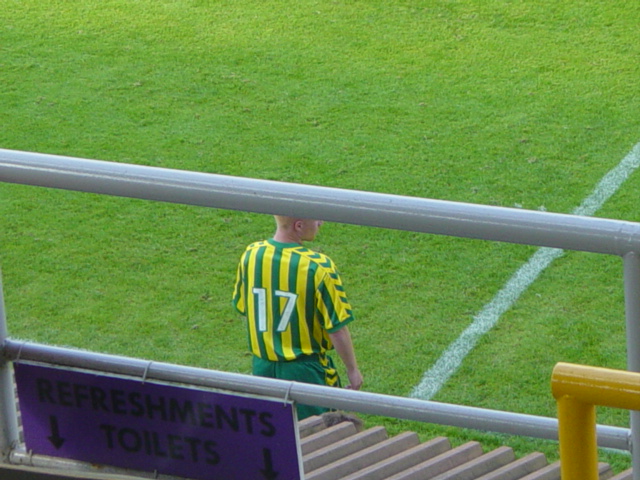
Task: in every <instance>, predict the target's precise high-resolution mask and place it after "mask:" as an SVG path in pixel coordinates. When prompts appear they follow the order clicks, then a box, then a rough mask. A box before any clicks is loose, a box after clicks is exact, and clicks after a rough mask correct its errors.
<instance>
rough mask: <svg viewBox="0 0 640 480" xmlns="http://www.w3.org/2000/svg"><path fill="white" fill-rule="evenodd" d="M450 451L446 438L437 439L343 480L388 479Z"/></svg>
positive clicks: (449, 444)
mask: <svg viewBox="0 0 640 480" xmlns="http://www.w3.org/2000/svg"><path fill="white" fill-rule="evenodd" d="M450 449H451V443H450V442H449V439H448V438H444V437H437V438H434V439H433V440H430V441H428V442H425V443H421V444H419V445H416V446H415V447H413V448H410V449H408V450H405V451H404V452H400V453H398V454H397V455H394V456H392V457H389V458H386V459H385V460H382V461H381V462H378V463H375V464H373V465H371V466H370V467H367V468H364V469H363V470H359V471H358V472H356V473H354V474H352V475H349V476H348V477H346V478H345V479H344V480H365V479H370V480H376V479H380V478H389V477H391V476H392V475H395V474H397V473H400V472H404V471H405V470H407V469H408V468H411V467H413V466H415V465H417V464H419V463H422V462H424V461H426V460H428V459H430V458H433V457H435V456H437V455H440V454H441V453H444V452H446V451H447V450H450Z"/></svg>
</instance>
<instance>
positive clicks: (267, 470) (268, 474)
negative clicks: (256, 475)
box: [260, 448, 278, 480]
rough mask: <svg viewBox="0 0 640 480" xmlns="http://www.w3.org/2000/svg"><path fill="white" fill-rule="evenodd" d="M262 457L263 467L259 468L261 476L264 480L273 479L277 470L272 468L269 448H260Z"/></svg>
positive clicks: (276, 476) (276, 474) (276, 475)
mask: <svg viewBox="0 0 640 480" xmlns="http://www.w3.org/2000/svg"><path fill="white" fill-rule="evenodd" d="M262 457H263V459H264V468H263V469H262V470H260V472H261V473H262V476H263V477H264V478H265V479H266V480H275V479H276V478H278V472H276V471H275V470H274V469H273V459H272V458H271V450H269V449H268V448H263V449H262Z"/></svg>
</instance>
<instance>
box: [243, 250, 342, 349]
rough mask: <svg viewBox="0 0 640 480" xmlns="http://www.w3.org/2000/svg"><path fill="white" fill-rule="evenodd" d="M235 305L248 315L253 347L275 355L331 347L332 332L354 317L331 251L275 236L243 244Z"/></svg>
mask: <svg viewBox="0 0 640 480" xmlns="http://www.w3.org/2000/svg"><path fill="white" fill-rule="evenodd" d="M233 305H234V306H235V308H236V309H237V310H238V311H239V312H240V313H241V314H243V315H245V316H246V317H247V323H248V332H249V348H250V350H251V352H252V353H253V354H254V355H256V356H257V357H260V358H263V359H265V360H271V361H283V360H294V359H296V358H298V357H300V356H301V355H312V354H314V353H324V352H325V351H327V350H330V349H332V348H333V345H332V344H331V340H330V338H329V336H328V333H332V332H335V331H337V330H339V329H340V328H341V327H343V326H344V325H346V324H347V323H349V322H351V321H352V320H353V318H354V317H353V313H352V311H351V305H350V304H349V301H348V300H347V297H346V294H345V292H344V288H343V286H342V280H341V279H340V275H339V274H338V271H337V269H336V266H335V264H334V263H333V261H332V260H331V259H330V258H329V257H327V256H326V255H323V254H321V253H317V252H314V251H313V250H310V249H308V248H306V247H304V246H302V245H299V244H297V243H291V244H287V243H280V242H276V241H275V240H265V241H261V242H256V243H253V244H251V245H249V246H248V247H247V249H246V250H245V252H244V254H243V255H242V258H241V259H240V263H239V265H238V273H237V278H236V285H235V290H234V293H233Z"/></svg>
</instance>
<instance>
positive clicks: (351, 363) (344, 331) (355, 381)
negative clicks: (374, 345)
mask: <svg viewBox="0 0 640 480" xmlns="http://www.w3.org/2000/svg"><path fill="white" fill-rule="evenodd" d="M329 338H331V342H332V343H333V346H334V347H335V349H336V352H338V355H340V358H341V359H342V361H343V363H344V365H345V367H346V368H347V375H348V377H349V383H350V385H348V386H347V388H351V389H353V390H360V387H362V382H363V378H362V374H361V373H360V369H359V368H358V362H357V360H356V353H355V351H354V349H353V342H352V341H351V334H350V333H349V328H348V327H346V326H344V327H342V328H340V329H339V330H336V331H335V332H333V333H329Z"/></svg>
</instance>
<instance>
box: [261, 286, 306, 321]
mask: <svg viewBox="0 0 640 480" xmlns="http://www.w3.org/2000/svg"><path fill="white" fill-rule="evenodd" d="M253 294H254V295H255V296H256V299H257V302H258V330H259V331H260V332H266V331H267V290H266V289H264V288H258V287H255V288H254V289H253ZM276 297H279V298H285V299H286V302H285V304H284V310H283V311H282V313H281V314H280V322H279V323H278V326H277V328H276V331H278V332H284V331H285V330H286V329H287V327H288V326H289V322H291V317H292V315H293V310H294V309H295V308H296V300H297V298H298V295H296V294H295V293H291V292H284V291H282V290H276Z"/></svg>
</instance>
